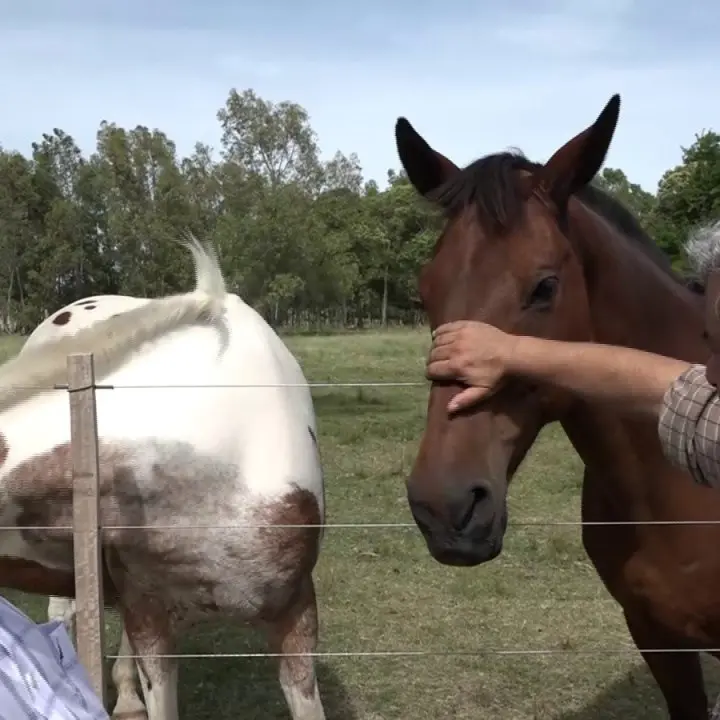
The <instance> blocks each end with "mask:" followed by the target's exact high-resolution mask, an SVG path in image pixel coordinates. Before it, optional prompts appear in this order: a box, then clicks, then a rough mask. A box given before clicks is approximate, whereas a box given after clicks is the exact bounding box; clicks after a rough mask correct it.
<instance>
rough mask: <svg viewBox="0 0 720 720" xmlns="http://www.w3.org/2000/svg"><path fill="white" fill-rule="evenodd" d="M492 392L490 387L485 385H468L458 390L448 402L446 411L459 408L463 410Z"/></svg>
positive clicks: (454, 410) (452, 411) (453, 411)
mask: <svg viewBox="0 0 720 720" xmlns="http://www.w3.org/2000/svg"><path fill="white" fill-rule="evenodd" d="M491 394H492V389H491V388H486V387H468V388H465V389H464V390H462V391H460V392H459V393H458V394H457V395H455V397H454V398H453V399H452V400H451V401H450V402H449V403H448V408H447V409H448V412H451V413H455V412H458V411H460V410H465V409H466V408H469V407H470V406H472V405H476V404H477V403H479V402H480V401H481V400H483V399H485V398H486V397H487V396H488V395H491Z"/></svg>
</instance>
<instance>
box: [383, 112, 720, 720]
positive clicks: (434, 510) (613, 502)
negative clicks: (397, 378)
mask: <svg viewBox="0 0 720 720" xmlns="http://www.w3.org/2000/svg"><path fill="white" fill-rule="evenodd" d="M613 102H615V99H614V100H613V101H611V103H609V104H608V107H607V108H606V109H605V111H604V112H603V114H602V115H601V116H600V117H599V118H598V120H597V121H596V123H595V124H594V125H593V126H591V127H590V128H588V129H587V130H586V131H585V132H583V133H581V134H580V135H578V136H577V137H576V138H574V139H573V140H571V141H570V142H569V143H567V144H566V145H565V146H563V147H562V148H561V149H560V150H559V151H558V152H557V153H556V154H555V155H554V156H553V157H552V158H551V159H550V160H549V161H548V162H547V163H546V164H545V165H534V164H532V163H529V162H528V161H526V160H524V159H523V158H519V157H518V156H512V155H510V154H503V155H496V156H489V157H488V158H484V159H482V160H480V161H477V162H476V163H474V164H473V165H471V166H469V167H468V168H466V169H465V170H460V169H458V168H457V167H455V166H454V165H453V164H452V163H451V162H450V161H449V160H447V159H446V158H445V157H443V156H442V155H440V154H439V153H437V152H435V151H434V150H432V148H430V147H429V146H428V145H427V143H425V141H424V140H423V139H422V138H421V137H420V136H419V135H417V133H416V132H415V131H414V130H413V129H412V127H411V126H410V125H409V123H407V121H402V120H401V121H399V123H398V127H397V141H398V149H399V152H400V157H401V159H402V161H403V165H404V166H405V168H406V170H407V172H408V176H409V178H410V180H411V182H412V183H413V184H414V185H415V187H416V188H417V189H418V190H419V192H421V193H422V194H423V195H425V196H426V197H428V198H430V199H432V200H434V201H436V202H437V203H438V204H439V205H440V206H441V207H442V209H443V210H444V211H445V213H446V216H447V220H448V222H447V225H446V228H445V231H444V233H443V235H442V237H441V238H440V240H439V241H438V244H437V246H436V250H435V254H434V256H433V258H432V259H431V261H430V262H429V263H428V265H427V266H426V268H425V269H424V270H423V274H422V277H421V283H420V286H421V295H422V297H423V302H424V305H425V308H426V310H427V312H428V315H429V317H430V322H431V325H433V326H437V325H438V324H440V323H443V322H447V321H450V320H458V319H479V320H483V321H485V322H489V323H492V324H494V325H496V326H498V327H501V328H502V329H504V330H506V331H509V332H516V333H520V334H526V335H536V336H538V337H550V338H555V339H564V340H595V341H597V342H603V343H607V344H615V345H624V346H628V347H635V348H639V349H643V350H647V351H651V352H656V353H660V354H665V355H669V356H674V357H677V358H681V359H685V360H688V361H691V362H698V363H704V362H706V361H707V359H708V357H709V352H710V351H709V347H708V344H707V341H706V340H705V338H704V336H703V319H704V318H703V303H702V301H701V298H700V297H699V296H698V295H697V294H694V293H693V292H691V291H690V290H689V289H687V288H686V287H685V286H684V285H683V284H682V282H681V281H680V279H679V278H677V277H676V276H675V275H674V273H673V272H672V270H671V269H670V267H669V265H668V264H667V261H666V260H665V259H664V258H662V257H660V255H659V253H658V251H657V249H656V248H654V246H653V245H652V242H651V241H650V240H649V239H648V238H647V236H645V235H644V234H643V233H642V230H641V229H640V227H639V226H638V225H637V223H636V222H635V221H634V220H633V219H632V217H631V216H630V215H629V213H628V212H627V211H626V210H625V209H624V208H622V207H621V206H620V205H619V204H618V203H616V202H615V201H613V200H611V199H609V198H608V197H607V196H606V195H604V194H603V193H601V192H599V191H597V190H596V189H593V188H591V187H588V182H589V181H590V180H591V178H592V177H593V176H594V175H595V173H596V172H597V169H598V168H599V167H600V165H601V163H602V160H603V158H604V156H605V153H606V151H607V147H608V145H609V142H610V139H611V137H612V133H613V131H614V127H615V122H616V120H617V112H618V109H619V100H618V101H617V102H615V105H613ZM457 391H458V387H457V386H446V385H440V384H434V385H433V388H432V390H431V393H430V401H429V407H428V418H427V427H426V430H425V433H424V435H423V439H422V443H421V447H420V451H419V454H418V457H417V460H416V463H415V467H414V468H413V472H412V474H411V476H410V478H409V479H408V499H409V502H410V506H411V509H412V511H413V514H414V517H415V519H416V521H417V523H418V526H419V527H420V529H421V530H422V532H423V534H424V536H425V538H426V541H427V543H428V547H429V549H430V552H431V553H432V554H433V556H434V557H436V558H437V559H438V560H439V561H441V562H444V563H448V564H454V565H477V564H480V563H482V562H487V561H489V560H492V559H493V558H494V557H495V556H496V555H497V554H498V553H499V552H500V551H501V548H502V539H503V535H504V532H505V528H506V526H507V510H506V504H505V497H506V490H507V485H508V483H509V481H510V479H511V477H512V475H513V474H514V472H515V470H516V469H517V467H518V465H519V464H520V462H521V461H522V459H523V458H524V456H525V454H526V453H527V451H528V450H529V448H530V447H531V446H532V443H533V442H534V440H535V438H536V437H537V434H538V432H539V431H540V429H541V428H542V426H543V425H544V424H546V423H548V422H551V421H554V420H559V421H560V422H561V423H562V426H563V428H564V430H565V432H566V433H567V435H568V437H569V438H570V440H571V442H572V444H573V446H574V447H575V449H576V450H577V452H578V453H579V454H580V456H581V457H582V459H583V461H584V463H585V476H584V483H583V492H582V516H583V520H584V521H586V522H590V523H610V524H608V525H585V526H584V527H583V542H584V545H585V548H586V550H587V552H588V555H589V556H590V558H591V560H592V562H593V564H594V566H595V568H596V569H597V572H598V574H599V575H600V577H601V578H602V581H603V582H604V584H605V586H606V587H607V589H608V590H609V592H610V593H611V594H612V595H613V597H614V598H615V599H616V600H617V601H618V602H619V603H620V605H621V606H622V607H623V610H624V612H625V617H626V619H627V624H628V628H629V630H630V632H631V634H632V637H633V639H634V641H635V643H636V645H637V646H638V648H639V649H640V650H641V651H643V650H648V651H652V650H653V649H663V650H667V649H678V650H688V649H692V648H707V649H711V648H720V525H712V524H705V525H703V524H674V525H673V524H642V523H648V522H655V523H658V522H659V523H672V522H675V521H684V522H687V521H703V520H714V521H717V520H720V492H717V491H716V490H712V489H709V488H706V487H701V486H698V485H696V484H694V483H693V481H692V480H691V478H690V477H689V475H688V474H687V473H685V472H683V471H680V470H678V469H677V468H674V467H673V466H672V465H671V464H670V463H669V462H668V461H667V460H666V458H665V457H664V455H663V452H662V449H661V447H660V443H659V440H658V434H657V427H656V424H655V423H652V422H644V421H637V420H627V419H621V418H620V417H617V416H613V415H611V414H610V413H609V412H608V411H607V410H606V409H603V408H599V407H593V406H590V405H588V404H585V403H582V402H579V401H577V400H574V399H573V398H568V397H567V396H566V395H563V394H562V393H559V392H558V391H555V390H552V389H549V388H537V387H531V386H528V385H527V384H524V383H522V382H520V381H512V382H509V383H508V384H507V385H506V386H505V387H504V388H503V389H501V390H500V391H499V392H497V393H496V394H495V395H494V396H493V397H492V398H490V399H489V400H488V401H487V402H485V403H484V404H483V405H481V406H480V407H478V408H477V409H475V410H474V411H473V412H470V413H464V414H463V415H461V416H457V417H452V418H451V417H449V416H448V414H447V412H446V407H447V401H448V399H449V398H450V397H451V396H452V395H453V394H454V393H456V392H457ZM612 523H628V524H619V525H613V524H612ZM638 523H640V524H638ZM643 654H644V658H645V660H646V662H647V664H648V665H649V667H650V669H651V671H652V673H653V675H654V677H655V679H656V681H657V682H658V684H659V686H660V688H661V690H662V692H663V695H664V697H665V700H666V703H667V706H668V711H669V714H670V717H671V719H672V720H706V718H707V697H706V694H705V689H704V683H703V677H702V672H701V668H700V662H699V654H698V653H692V652H678V653H668V652H663V653H652V652H645V653H643Z"/></svg>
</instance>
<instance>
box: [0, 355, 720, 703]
mask: <svg viewBox="0 0 720 720" xmlns="http://www.w3.org/2000/svg"><path fill="white" fill-rule="evenodd" d="M72 358H74V362H75V364H76V365H75V369H76V378H75V380H74V381H73V380H72V378H71V379H70V381H69V382H68V383H65V384H55V385H53V386H52V387H43V388H40V387H37V386H33V387H27V388H21V389H23V390H30V391H49V390H57V391H66V392H68V393H69V396H70V399H71V417H72V422H71V426H72V427H73V428H74V429H75V436H74V437H73V438H72V443H71V445H72V447H73V452H72V455H73V479H74V485H73V503H74V512H73V519H74V523H73V525H70V526H58V525H52V526H38V525H30V526H25V527H20V526H17V525H4V526H0V531H16V530H18V529H27V530H35V531H38V530H41V531H58V530H66V531H72V532H73V534H74V540H75V552H76V566H75V574H76V598H77V607H78V614H79V613H80V611H81V610H82V611H83V614H84V618H83V622H78V625H77V627H78V654H79V655H80V659H81V661H82V662H83V664H84V665H85V666H86V668H87V669H88V671H89V673H90V676H91V678H92V681H93V684H94V686H95V688H96V691H97V692H98V694H99V695H100V696H101V697H104V692H105V681H104V670H103V662H102V660H103V659H104V658H109V659H130V658H135V657H139V656H136V655H127V654H106V653H105V652H104V645H103V639H102V638H103V626H104V622H103V608H104V602H103V596H102V587H101V585H102V582H101V578H102V570H101V559H100V545H101V538H102V534H103V532H105V531H110V530H145V531H150V532H153V531H172V532H187V531H193V532H196V531H199V530H244V529H247V530H251V529H271V528H274V529H282V528H292V529H299V528H308V529H310V528H314V529H323V530H335V529H344V530H404V531H407V530H410V531H416V530H417V526H416V525H415V524H414V523H411V522H367V523H357V522H338V523H319V524H297V523H287V524H268V523H247V524H238V525H186V524H182V525H181V524H173V525H137V524H133V525H101V523H100V514H99V488H98V483H99V477H98V476H99V469H98V445H99V440H98V437H97V418H96V405H95V402H96V398H95V392H96V391H107V390H121V389H127V390H142V389H154V390H158V389H159V390H162V389H205V390H207V389H231V388H242V389H248V388H256V389H257V388H291V387H309V388H419V387H427V385H428V384H427V383H424V382H366V381H357V382H310V383H307V384H304V383H297V384H287V383H286V384H265V385H257V384H227V385H177V384H145V385H139V384H132V385H123V384H96V383H95V381H94V371H93V365H92V356H91V355H82V356H71V358H69V359H68V363H69V367H70V361H71V359H72ZM718 524H720V519H696V520H640V521H634V520H630V521H582V520H550V519H526V520H515V521H510V522H509V523H508V525H509V526H510V527H522V528H552V527H554V528H559V527H583V526H584V527H589V526H595V527H597V526H650V525H658V526H666V525H718ZM78 558H80V559H79V560H78ZM641 652H643V653H648V654H666V653H690V654H692V653H697V652H709V653H720V648H707V647H705V648H687V647H686V648H648V649H643V650H642V651H641ZM636 653H638V648H637V647H635V646H634V645H631V644H628V645H627V646H626V647H617V648H607V649H604V648H597V647H595V648H588V649H582V648H565V647H559V648H477V649H470V650H431V649H430V650H428V649H404V650H377V651H367V650H358V651H354V650H352V651H351V650H342V651H324V652H313V653H271V652H263V653H260V652H232V653H186V654H157V655H153V656H152V657H155V658H167V659H196V660H200V659H202V660H206V659H239V658H247V659H252V658H258V659H259V658H281V657H307V656H308V655H310V656H312V657H315V658H431V657H446V658H461V657H481V656H499V657H503V656H509V657H515V656H562V655H564V656H582V655H606V656H613V655H626V654H636ZM144 657H148V656H147V655H145V656H144Z"/></svg>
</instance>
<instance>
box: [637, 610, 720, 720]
mask: <svg viewBox="0 0 720 720" xmlns="http://www.w3.org/2000/svg"><path fill="white" fill-rule="evenodd" d="M625 619H626V621H627V626H628V629H629V630H630V634H631V635H632V638H633V640H634V641H635V645H637V647H638V648H644V649H647V650H653V649H658V650H660V649H663V648H675V647H678V648H679V647H682V644H680V643H679V642H678V639H677V637H673V636H672V635H671V634H670V633H668V632H667V630H665V629H664V628H663V627H662V626H661V625H658V624H657V623H655V622H654V621H652V620H650V619H649V618H647V616H639V615H633V616H632V617H631V616H630V615H629V614H628V613H627V612H626V613H625ZM642 656H643V659H644V660H645V662H646V663H647V665H648V667H649V668H650V672H651V673H652V674H653V677H654V678H655V682H657V684H658V685H659V687H660V690H661V692H662V694H663V696H664V698H665V702H666V704H667V709H668V717H669V718H670V720H708V700H707V695H706V693H705V681H704V679H703V673H702V667H701V665H700V654H699V653H689V652H679V653H664V652H663V653H653V652H646V653H645V652H644V653H642Z"/></svg>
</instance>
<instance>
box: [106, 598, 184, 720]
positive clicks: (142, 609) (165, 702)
mask: <svg viewBox="0 0 720 720" xmlns="http://www.w3.org/2000/svg"><path fill="white" fill-rule="evenodd" d="M123 620H124V623H125V632H126V633H127V644H128V646H129V647H132V650H133V652H130V653H128V654H132V655H135V656H136V659H135V667H136V668H137V672H138V675H139V676H140V682H141V684H142V690H143V696H144V698H145V709H146V712H147V718H148V720H179V713H178V697H177V693H178V660H177V658H174V657H163V656H167V655H171V654H172V653H173V652H174V649H175V648H174V638H173V636H172V633H171V630H170V626H169V622H168V617H167V614H166V613H165V612H164V611H163V609H162V608H160V607H157V608H155V607H152V603H142V602H140V603H137V604H135V605H134V606H133V609H132V610H129V609H127V608H126V609H125V610H124V611H123ZM120 654H122V653H120ZM131 717H132V716H131ZM138 717H139V718H142V719H143V720H144V718H145V716H144V715H139V716H138ZM113 718H114V719H115V718H116V716H115V715H113ZM117 718H118V720H119V719H120V718H123V720H125V719H124V717H123V716H117ZM132 720H135V717H132Z"/></svg>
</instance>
